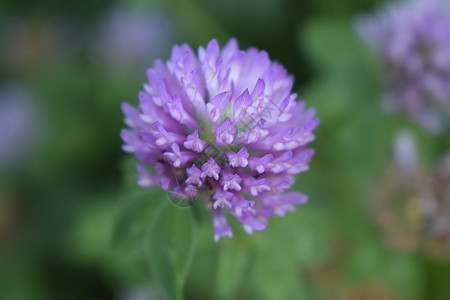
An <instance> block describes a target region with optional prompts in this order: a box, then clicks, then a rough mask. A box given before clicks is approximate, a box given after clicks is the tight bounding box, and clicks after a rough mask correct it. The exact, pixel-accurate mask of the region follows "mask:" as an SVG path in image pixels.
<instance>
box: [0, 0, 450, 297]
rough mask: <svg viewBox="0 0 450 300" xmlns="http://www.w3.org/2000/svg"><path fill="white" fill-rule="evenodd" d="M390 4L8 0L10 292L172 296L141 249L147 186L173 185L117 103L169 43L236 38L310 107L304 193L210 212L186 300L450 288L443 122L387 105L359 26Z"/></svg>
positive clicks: (6, 285) (6, 252)
mask: <svg viewBox="0 0 450 300" xmlns="http://www.w3.org/2000/svg"><path fill="white" fill-rule="evenodd" d="M387 2H388V1H377V0H341V1H330V0H305V1H295V0H249V1H238V0H228V1H219V0H183V1H182V0H168V1H162V0H161V1H158V0H150V1H144V0H132V1H109V0H99V1H82V2H80V1H74V0H66V1H53V0H42V1H38V2H36V1H30V0H24V1H12V0H6V1H2V2H1V3H0V299H12V300H15V299H124V300H144V299H165V296H164V293H163V291H162V289H161V286H160V285H159V284H158V282H157V281H155V279H154V278H155V276H154V274H153V273H152V271H151V266H149V263H148V247H145V243H146V242H147V240H146V238H145V235H146V232H145V229H146V226H147V225H148V222H149V219H150V217H151V214H152V212H151V205H149V204H148V202H149V199H152V200H154V201H158V200H161V201H162V199H165V198H164V197H165V195H164V193H161V192H159V191H158V190H157V189H156V190H152V191H151V192H148V193H147V194H146V192H139V190H140V188H138V187H137V185H136V178H135V174H134V173H135V170H134V161H133V158H131V157H129V156H130V155H126V154H125V153H123V152H122V150H121V144H122V142H121V140H120V138H119V131H120V129H121V128H123V127H125V125H124V124H123V116H122V112H121V110H120V103H121V102H123V101H127V102H130V103H132V104H137V95H138V91H139V90H140V89H141V88H142V84H143V83H144V82H145V81H146V76H145V71H146V70H147V69H148V68H149V67H150V66H151V65H152V63H153V61H154V60H155V59H156V58H161V59H164V60H165V59H168V58H169V55H170V51H171V48H172V46H173V45H174V44H175V43H183V42H187V43H189V44H190V45H191V46H192V47H193V49H197V47H198V46H199V45H206V44H207V42H208V41H209V40H210V39H211V38H217V39H218V41H219V43H220V44H221V45H223V44H224V43H225V42H226V41H227V40H228V39H229V38H231V37H236V38H237V39H238V41H239V43H240V46H241V48H243V49H246V48H248V47H250V46H256V47H258V48H260V49H265V50H267V51H268V53H269V55H270V57H271V59H274V60H277V61H279V62H281V63H282V64H284V66H285V67H286V68H287V70H288V71H289V72H290V73H292V74H293V75H294V76H295V79H296V81H295V86H294V90H295V91H296V92H297V93H298V94H299V96H300V97H301V98H303V99H305V100H306V103H307V105H308V106H309V107H315V108H316V109H317V114H318V117H319V118H320V119H321V125H320V126H319V128H318V130H317V131H316V136H317V137H316V141H315V142H314V143H313V144H312V147H313V148H315V149H316V155H315V156H314V158H313V161H312V163H311V165H310V170H309V171H308V172H305V173H302V174H301V175H300V176H299V177H298V179H297V183H296V185H295V187H294V188H295V189H298V190H301V191H302V192H304V193H305V194H307V195H308V196H309V199H310V200H309V203H308V204H306V205H304V206H301V207H298V209H297V211H296V212H294V213H290V214H288V215H287V216H286V217H284V218H279V219H274V220H272V221H271V223H270V226H269V227H268V229H267V230H266V231H264V232H256V233H255V234H254V235H253V236H248V235H246V234H245V233H244V232H243V230H242V229H241V228H239V226H234V233H235V236H234V237H233V239H222V240H221V241H220V242H219V243H217V244H216V243H214V242H213V233H212V226H211V217H210V216H209V215H208V212H207V211H206V209H205V210H204V212H200V213H199V214H200V216H199V217H198V218H197V219H198V222H196V224H195V232H194V233H195V247H194V252H193V257H192V260H191V262H190V268H189V269H188V271H187V274H186V283H185V287H184V296H185V298H186V299H355V300H356V299H443V300H444V299H450V260H449V257H450V256H449V253H450V250H449V249H450V204H449V202H450V192H449V191H448V189H449V188H448V186H450V171H449V169H450V160H449V159H448V158H446V152H447V150H448V149H449V148H450V136H449V134H448V133H443V134H440V135H434V134H429V133H428V132H427V131H426V130H424V129H422V127H420V126H419V125H416V124H415V123H414V122H411V121H410V120H409V119H408V118H405V117H404V116H402V115H401V114H398V115H389V114H385V113H384V111H383V109H382V106H381V104H380V102H381V101H380V99H381V98H382V93H383V91H382V84H381V81H382V80H381V79H380V78H381V75H380V74H381V73H382V70H381V67H380V65H381V64H380V62H379V61H378V60H377V58H376V57H375V55H374V54H373V53H372V52H371V51H370V49H368V48H367V46H366V45H365V44H364V43H363V42H362V41H361V40H360V39H359V38H358V35H357V33H356V30H355V28H354V20H355V18H356V17H357V16H358V15H360V14H363V13H369V12H372V11H375V10H376V9H378V8H379V7H381V6H382V5H383V4H385V3H387ZM447 103H448V102H447ZM136 191H138V192H137V193H138V194H136ZM131 195H132V196H131ZM157 198H161V199H157ZM430 199H431V200H430ZM442 199H444V200H442ZM439 201H441V202H439ZM444 201H445V203H446V204H442V203H443V202H444ZM200 211H201V210H200ZM435 223H436V224H435ZM234 225H236V224H234ZM180 226H183V225H182V224H181V225H180ZM436 228H437V229H436ZM143 245H144V246H143Z"/></svg>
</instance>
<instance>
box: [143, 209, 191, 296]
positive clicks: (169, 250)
mask: <svg viewBox="0 0 450 300" xmlns="http://www.w3.org/2000/svg"><path fill="white" fill-rule="evenodd" d="M193 226H194V221H193V215H192V211H191V209H189V208H180V207H176V206H174V205H172V204H171V202H170V201H166V202H165V203H164V204H163V205H162V207H161V208H160V210H159V212H158V213H157V215H156V217H155V220H154V223H153V224H152V226H151V228H150V232H149V237H148V242H147V255H148V256H147V257H148V260H149V263H150V267H151V270H152V273H153V275H154V276H155V278H156V279H157V280H158V281H159V283H160V284H161V287H162V288H163V289H164V291H165V292H166V293H167V296H168V297H169V299H175V300H179V299H182V291H183V285H184V281H185V277H186V274H187V271H188V267H189V263H190V260H191V258H192V254H193V248H194V228H193Z"/></svg>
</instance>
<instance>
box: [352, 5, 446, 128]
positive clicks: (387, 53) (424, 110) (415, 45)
mask: <svg viewBox="0 0 450 300" xmlns="http://www.w3.org/2000/svg"><path fill="white" fill-rule="evenodd" d="M357 30H358V31H359V34H360V36H361V37H362V39H363V40H364V41H366V43H367V44H368V45H369V46H370V47H371V48H372V49H373V50H374V51H375V52H376V53H377V55H378V56H379V58H380V59H381V60H382V61H383V65H384V78H383V79H384V82H385V86H386V91H385V104H386V108H387V109H389V110H391V111H398V110H403V111H405V112H406V113H407V114H408V115H409V116H410V117H411V118H413V119H414V120H416V121H417V122H419V123H420V124H421V125H422V126H424V127H425V128H427V129H428V130H429V131H431V132H439V131H442V130H443V128H444V127H445V125H447V124H448V123H449V122H448V120H449V117H450V2H448V1H447V0H403V1H401V2H399V3H395V4H391V5H390V6H387V7H385V8H384V9H383V10H381V11H380V12H379V13H378V14H377V15H375V16H373V17H367V16H366V17H362V18H360V19H358V20H357Z"/></svg>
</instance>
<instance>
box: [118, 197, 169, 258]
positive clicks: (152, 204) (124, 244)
mask: <svg viewBox="0 0 450 300" xmlns="http://www.w3.org/2000/svg"><path fill="white" fill-rule="evenodd" d="M165 200H166V199H165V197H164V192H163V191H158V190H155V189H145V190H139V191H136V192H134V193H133V194H132V195H130V196H126V197H125V200H124V203H123V204H122V205H121V207H120V208H119V212H118V214H117V217H116V222H115V228H114V233H113V246H114V247H115V248H119V249H121V250H125V251H129V250H131V249H133V248H137V247H139V246H140V245H142V243H143V242H144V240H145V238H146V234H147V230H148V228H149V226H150V224H151V222H152V221H153V219H154V217H155V214H156V213H157V212H158V208H159V207H160V206H161V204H162V203H163V201H165Z"/></svg>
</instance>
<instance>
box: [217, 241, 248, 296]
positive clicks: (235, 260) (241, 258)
mask: <svg viewBox="0 0 450 300" xmlns="http://www.w3.org/2000/svg"><path fill="white" fill-rule="evenodd" d="M249 252H250V249H249V248H248V247H247V245H245V244H239V243H237V242H236V241H235V240H224V241H221V245H220V250H219V257H218V266H217V277H216V280H217V282H216V289H217V295H218V296H219V299H232V298H233V295H234V294H235V293H236V290H237V289H238V288H239V287H240V284H241V283H242V282H244V280H243V279H244V276H245V271H246V268H247V266H248V264H249V260H250V253H249Z"/></svg>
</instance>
